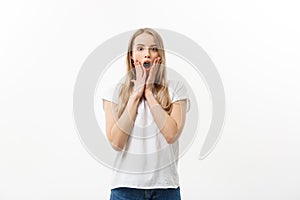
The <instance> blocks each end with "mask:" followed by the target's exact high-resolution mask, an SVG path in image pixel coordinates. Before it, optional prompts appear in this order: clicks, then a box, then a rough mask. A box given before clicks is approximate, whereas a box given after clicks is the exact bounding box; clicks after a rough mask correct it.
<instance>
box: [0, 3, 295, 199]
mask: <svg viewBox="0 0 300 200" xmlns="http://www.w3.org/2000/svg"><path fill="white" fill-rule="evenodd" d="M298 11H299V5H298V3H297V1H291V0H286V1H276V0H275V1H274V0H273V1H267V0H259V1H258V0H252V1H238V0H236V1H233V0H230V1H213V0H212V1H205V2H204V1H188V0H186V1H176V0H173V1H156V0H152V1H129V0H127V1H76V0H75V1H6V2H5V1H1V3H0V29H1V30H0V36H1V37H0V41H1V42H0V91H1V98H0V117H1V119H0V134H1V135H0V137H1V138H0V199H1V200H13V199H24V200H25V199H26V200H27V199H28V200H40V199H43V200H50V199H51V200H52V199H57V200H65V199H72V200H79V199H95V200H96V199H109V194H110V191H109V180H110V170H109V169H108V168H106V167H104V166H102V165H101V164H99V163H98V162H97V161H96V160H95V159H93V158H92V157H91V156H90V155H89V154H88V152H87V151H86V150H85V148H84V147H83V146H82V144H81V142H80V139H79V137H78V135H77V133H76V130H75V124H74V121H73V110H72V106H73V105H72V103H73V99H72V98H73V89H74V84H75V80H76V76H77V74H78V72H79V70H80V67H81V65H82V63H83V62H84V60H85V58H86V57H87V56H88V55H89V54H90V53H91V52H92V51H93V50H94V49H95V48H96V47H97V46H99V45H100V44H101V43H102V42H104V41H105V40H107V39H108V38H110V37H112V36H114V35H117V34H119V33H122V32H124V31H128V30H132V29H137V28H141V27H152V28H164V29H169V30H173V31H176V32H179V33H182V34H184V35H186V36H188V37H189V38H191V39H192V40H194V41H195V42H197V43H198V44H199V45H201V46H202V47H203V48H204V49H205V51H206V52H207V53H208V55H209V56H210V58H211V59H212V60H213V62H214V63H215V65H216V67H217V69H218V71H219V73H220V76H221V77H222V80H223V84H224V87H225V93H226V100H227V108H226V110H227V113H226V122H225V123H226V124H225V126H224V130H223V132H222V137H221V139H220V141H219V142H218V144H217V146H216V148H215V149H214V151H213V152H212V153H211V154H210V155H209V156H208V157H207V158H206V159H204V160H198V155H199V151H200V148H201V144H202V143H203V138H204V137H203V136H199V137H198V138H197V139H196V141H195V142H194V144H193V145H192V147H191V148H190V149H189V151H188V152H187V153H186V154H185V155H184V157H183V158H182V159H180V161H179V163H180V165H179V172H180V184H181V194H182V199H184V200H190V199H205V200H219V199H224V200H225V199H226V200H240V199H243V200H248V199H249V200H252V199H258V200H265V199H272V200H282V199H289V200H294V199H295V200H296V199H299V198H300V192H299V185H300V173H299V171H298V170H299V169H300V161H299V158H300V145H299V141H300V136H299V133H300V128H299V124H297V122H298V123H299V119H300V105H299V102H300V95H299V91H300V80H299V75H300V69H299V64H300V61H299V46H300V39H299V35H300V27H299V20H298V19H299V18H300V14H299V12H298ZM297 12H298V13H297ZM199 81H201V80H199Z"/></svg>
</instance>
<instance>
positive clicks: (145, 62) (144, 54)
mask: <svg viewBox="0 0 300 200" xmlns="http://www.w3.org/2000/svg"><path fill="white" fill-rule="evenodd" d="M132 49H133V51H132V56H131V59H133V60H134V62H135V61H136V60H138V61H139V62H140V63H141V65H142V66H143V67H144V68H145V69H146V72H147V75H148V74H149V71H150V69H151V66H152V64H153V62H154V59H155V58H157V57H159V54H158V48H157V45H156V44H155V41H154V38H153V36H152V35H150V34H149V33H142V34H140V35H138V36H137V37H136V38H135V40H134V42H133V47H132Z"/></svg>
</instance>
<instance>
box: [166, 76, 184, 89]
mask: <svg viewBox="0 0 300 200" xmlns="http://www.w3.org/2000/svg"><path fill="white" fill-rule="evenodd" d="M183 86H185V83H184V82H183V81H182V80H175V79H171V80H168V89H169V90H171V91H175V90H176V88H177V89H178V87H179V88H180V87H183Z"/></svg>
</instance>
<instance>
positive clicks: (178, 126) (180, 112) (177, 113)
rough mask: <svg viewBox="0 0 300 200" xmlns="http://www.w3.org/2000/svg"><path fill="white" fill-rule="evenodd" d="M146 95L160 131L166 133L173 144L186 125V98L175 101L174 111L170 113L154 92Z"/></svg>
mask: <svg viewBox="0 0 300 200" xmlns="http://www.w3.org/2000/svg"><path fill="white" fill-rule="evenodd" d="M145 97H146V100H147V102H148V105H149V108H150V110H151V113H152V115H153V118H154V121H155V123H156V125H157V126H158V128H159V130H160V132H161V133H162V134H163V135H164V137H165V138H166V141H167V142H168V143H169V144H172V143H173V142H175V141H176V140H177V139H178V137H179V136H180V133H181V132H182V129H183V127H184V123H185V117H186V100H180V101H176V102H174V103H173V108H172V112H171V114H170V115H169V114H168V113H167V112H166V111H165V110H164V109H163V108H162V107H161V105H160V104H159V103H158V102H157V100H156V99H155V97H154V95H153V93H152V92H149V91H148V92H146V93H145Z"/></svg>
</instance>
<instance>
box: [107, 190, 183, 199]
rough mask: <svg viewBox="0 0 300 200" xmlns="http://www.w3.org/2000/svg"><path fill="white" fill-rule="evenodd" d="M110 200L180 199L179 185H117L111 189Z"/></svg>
mask: <svg viewBox="0 0 300 200" xmlns="http://www.w3.org/2000/svg"><path fill="white" fill-rule="evenodd" d="M110 200H181V197H180V187H177V188H167V189H163V188H157V189H137V188H128V187H119V188H114V189H112V190H111V193H110Z"/></svg>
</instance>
